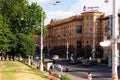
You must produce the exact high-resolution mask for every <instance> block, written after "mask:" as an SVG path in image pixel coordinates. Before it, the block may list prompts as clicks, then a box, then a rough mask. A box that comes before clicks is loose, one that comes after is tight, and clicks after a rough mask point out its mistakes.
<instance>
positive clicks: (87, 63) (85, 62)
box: [82, 60, 91, 66]
mask: <svg viewBox="0 0 120 80" xmlns="http://www.w3.org/2000/svg"><path fill="white" fill-rule="evenodd" d="M82 66H91V62H90V60H84V61H83V62H82Z"/></svg>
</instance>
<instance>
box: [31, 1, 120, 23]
mask: <svg viewBox="0 0 120 80" xmlns="http://www.w3.org/2000/svg"><path fill="white" fill-rule="evenodd" d="M56 1H60V3H59V4H56V5H53V4H54V3H55V2H56ZM104 1H105V0H29V2H30V3H31V2H37V3H38V4H39V5H40V6H41V7H42V8H43V9H44V11H45V12H46V14H47V18H46V20H45V24H48V23H49V22H50V20H51V19H57V20H59V19H63V18H67V17H70V16H72V15H79V14H81V13H82V12H83V6H86V7H94V6H99V9H98V10H99V11H100V12H105V13H106V15H110V14H112V0H109V3H105V2H104ZM118 7H119V8H120V0H118Z"/></svg>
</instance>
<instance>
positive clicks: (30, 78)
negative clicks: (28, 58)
mask: <svg viewBox="0 0 120 80" xmlns="http://www.w3.org/2000/svg"><path fill="white" fill-rule="evenodd" d="M0 80H48V79H46V78H45V76H44V75H43V73H42V72H40V71H38V70H36V69H33V68H30V67H28V66H26V65H25V64H23V63H20V62H18V61H0Z"/></svg>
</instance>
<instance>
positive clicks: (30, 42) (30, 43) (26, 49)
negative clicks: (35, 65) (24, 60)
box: [17, 33, 35, 57]
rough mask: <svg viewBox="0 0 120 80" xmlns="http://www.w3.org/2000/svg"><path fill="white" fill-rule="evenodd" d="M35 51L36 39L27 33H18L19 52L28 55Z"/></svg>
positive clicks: (24, 55)
mask: <svg viewBox="0 0 120 80" xmlns="http://www.w3.org/2000/svg"><path fill="white" fill-rule="evenodd" d="M34 51H35V41H34V39H33V37H32V36H31V35H29V36H28V35H25V34H22V33H18V34H17V53H19V54H20V55H22V56H23V57H26V56H27V55H33V54H34Z"/></svg>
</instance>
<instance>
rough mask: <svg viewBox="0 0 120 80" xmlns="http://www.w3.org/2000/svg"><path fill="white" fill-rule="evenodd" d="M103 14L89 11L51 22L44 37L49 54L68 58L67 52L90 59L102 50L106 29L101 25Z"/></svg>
mask: <svg viewBox="0 0 120 80" xmlns="http://www.w3.org/2000/svg"><path fill="white" fill-rule="evenodd" d="M104 16H105V14H104V13H103V12H97V11H89V12H83V13H81V15H74V16H71V17H69V18H65V19H63V20H51V22H50V24H48V25H47V30H48V34H47V35H46V36H45V37H44V48H45V49H46V50H47V52H46V53H47V54H58V55H60V56H66V55H67V54H66V53H67V51H68V52H69V55H70V54H74V55H75V56H77V57H85V58H88V57H90V56H91V55H92V53H94V52H95V51H96V50H97V52H99V51H98V50H100V48H101V47H100V45H99V42H101V41H102V40H103V36H104V31H103V29H104V27H103V26H102V25H101V23H102V22H101V21H102V20H101V18H103V17H104Z"/></svg>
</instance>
